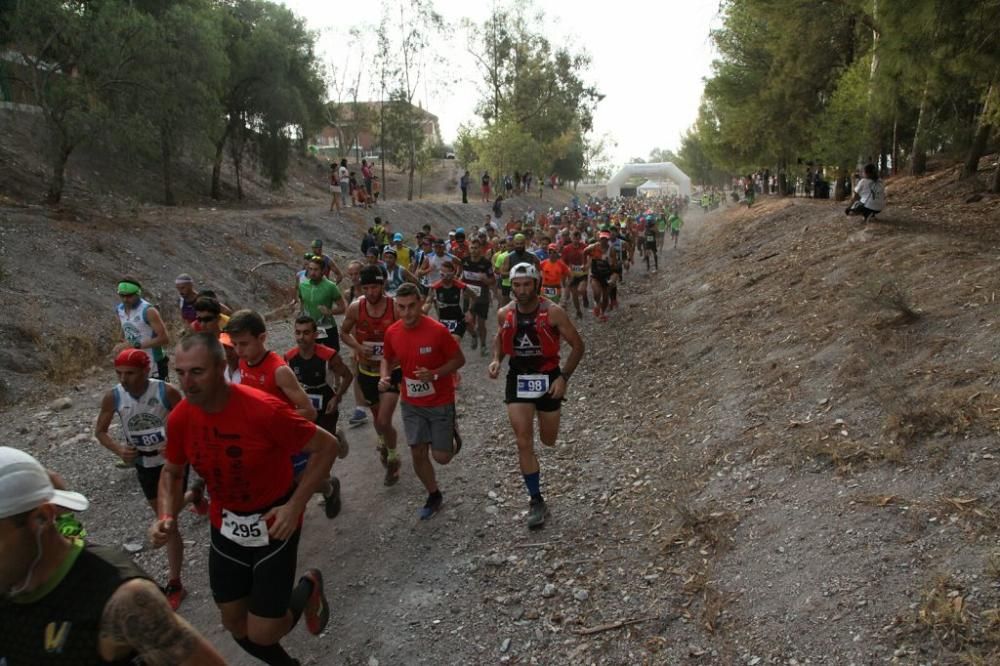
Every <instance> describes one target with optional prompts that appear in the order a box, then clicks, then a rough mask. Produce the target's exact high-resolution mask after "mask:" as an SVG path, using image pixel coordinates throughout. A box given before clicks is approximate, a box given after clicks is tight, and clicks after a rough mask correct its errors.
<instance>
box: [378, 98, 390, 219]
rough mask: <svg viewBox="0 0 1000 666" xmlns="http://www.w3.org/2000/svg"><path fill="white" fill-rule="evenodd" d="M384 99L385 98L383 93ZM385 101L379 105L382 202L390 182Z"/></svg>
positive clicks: (379, 156)
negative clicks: (387, 161) (387, 168)
mask: <svg viewBox="0 0 1000 666" xmlns="http://www.w3.org/2000/svg"><path fill="white" fill-rule="evenodd" d="M382 97H383V98H384V97H385V93H384V92H383V94H382ZM384 137H385V101H384V100H383V101H381V102H380V103H379V105H378V159H379V162H381V163H382V190H381V192H380V193H379V198H380V199H382V201H385V199H386V193H387V192H388V190H389V181H387V180H386V179H385V138H384Z"/></svg>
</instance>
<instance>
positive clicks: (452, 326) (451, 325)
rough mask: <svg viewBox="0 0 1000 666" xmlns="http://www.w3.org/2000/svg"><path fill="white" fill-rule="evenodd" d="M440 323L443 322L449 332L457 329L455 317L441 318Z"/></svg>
mask: <svg viewBox="0 0 1000 666" xmlns="http://www.w3.org/2000/svg"><path fill="white" fill-rule="evenodd" d="M441 323H442V324H444V327H445V328H447V329H448V332H449V333H454V332H455V331H456V330H457V329H458V320H456V319H442V320H441Z"/></svg>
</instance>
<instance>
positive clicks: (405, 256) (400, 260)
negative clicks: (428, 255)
mask: <svg viewBox="0 0 1000 666" xmlns="http://www.w3.org/2000/svg"><path fill="white" fill-rule="evenodd" d="M392 249H393V250H395V251H396V263H397V264H399V265H400V266H402V267H403V268H405V269H406V270H409V269H410V256H411V255H410V248H408V247H406V246H405V245H393V246H392Z"/></svg>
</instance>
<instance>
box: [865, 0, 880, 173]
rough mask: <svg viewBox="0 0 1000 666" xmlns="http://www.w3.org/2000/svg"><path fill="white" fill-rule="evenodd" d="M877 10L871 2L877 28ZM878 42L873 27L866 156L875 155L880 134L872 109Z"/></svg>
mask: <svg viewBox="0 0 1000 666" xmlns="http://www.w3.org/2000/svg"><path fill="white" fill-rule="evenodd" d="M878 10H879V7H878V0H873V2H872V25H873V26H878V24H879V23H878V21H879V11H878ZM880 42H881V40H880V35H879V32H878V30H877V29H876V28H875V27H873V28H872V65H871V69H870V70H869V72H868V104H867V105H866V107H865V108H866V109H867V111H868V141H869V143H868V146H867V148H868V154H869V155H875V154H877V153H876V152H875V148H876V147H877V146H878V142H879V135H880V133H881V130H880V128H879V124H878V117H877V115H876V114H875V111H874V109H875V101H874V98H875V86H876V79H877V78H878V72H879V66H880V65H881V57H880V51H881V49H880V46H881V44H880Z"/></svg>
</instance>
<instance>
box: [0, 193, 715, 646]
mask: <svg viewBox="0 0 1000 666" xmlns="http://www.w3.org/2000/svg"><path fill="white" fill-rule="evenodd" d="M275 214H281V215H285V214H289V215H291V214H294V212H292V211H285V212H282V213H275ZM699 226H700V220H699V218H698V217H697V216H691V217H690V218H689V221H688V226H687V227H685V230H684V245H683V247H682V249H681V250H679V251H678V252H677V253H676V254H671V253H670V252H667V251H665V253H664V257H663V261H662V263H663V265H662V266H661V271H660V273H659V274H658V276H659V277H657V276H655V275H654V276H642V277H639V275H641V273H642V271H638V272H637V271H633V273H632V274H631V275H630V287H629V288H627V289H626V290H625V291H623V307H624V308H627V307H628V303H629V302H630V301H632V300H633V299H632V297H630V296H629V292H630V291H631V288H632V287H634V286H638V284H639V283H640V281H641V283H642V284H643V285H645V286H644V291H645V290H647V289H649V288H659V287H657V286H656V285H658V284H663V283H665V282H666V281H667V280H668V276H669V274H670V271H669V266H670V263H671V261H672V257H674V256H677V255H678V254H679V253H681V252H688V251H693V250H691V249H690V247H689V245H688V244H689V243H693V242H694V241H693V239H694V237H695V236H696V234H697V230H698V228H699ZM633 280H634V282H632V281H633ZM269 326H270V331H271V333H270V339H271V345H272V347H273V348H275V349H281V350H283V349H285V348H287V347H289V346H291V344H292V341H291V338H290V336H289V333H288V329H290V324H289V323H288V322H287V321H282V322H272V323H270V324H269ZM601 329H603V330H602V331H601V332H602V333H606V332H607V331H608V330H609V329H608V328H607V327H606V326H601ZM494 330H495V324H494V323H493V322H491V323H490V333H491V334H492V333H493V331H494ZM581 330H582V331H583V332H584V335H585V336H586V337H587V338H588V340H593V336H594V334H595V333H597V332H598V328H597V325H596V324H595V323H594V322H593V321H592V320H591V318H589V316H588V319H587V321H585V322H584V323H583V325H582V329H581ZM464 351H465V353H466V358H467V360H468V363H467V365H466V367H465V369H463V371H462V374H463V377H464V382H463V386H462V388H461V390H460V396H459V418H460V424H461V428H462V432H463V434H464V439H465V442H466V444H465V447H464V448H463V450H462V453H461V454H460V455H459V456H458V457H457V458H456V460H455V461H454V463H453V464H452V465H449V466H447V467H444V468H442V467H439V468H438V476H439V482H440V484H441V487H442V489H443V490H444V493H445V508H444V510H443V511H442V512H441V513H440V514H439V515H438V516H437V517H435V518H434V519H433V520H431V521H428V522H420V521H418V520H417V519H416V511H417V508H418V507H419V506H420V505H422V503H423V500H424V492H423V489H422V487H421V486H420V484H419V482H418V481H417V480H416V478H415V477H414V475H413V473H412V466H411V464H410V462H409V459H408V457H406V455H405V446H403V445H402V444H401V445H400V446H401V452H403V453H404V458H403V460H404V467H403V478H402V481H401V482H400V483H399V484H398V485H397V486H395V487H393V488H385V487H384V486H383V485H382V474H383V470H382V467H381V465H380V463H379V462H378V458H377V455H376V453H375V449H374V446H375V435H374V431H373V429H372V428H371V426H370V425H365V426H362V427H360V428H355V429H349V430H347V433H348V437H349V441H350V442H351V445H352V451H351V455H350V456H349V457H348V458H347V459H346V460H344V461H339V462H338V463H337V465H336V468H335V469H336V472H337V474H338V476H339V477H340V478H341V480H342V483H343V497H344V509H343V512H342V513H341V515H340V516H338V517H337V518H336V519H335V520H333V521H328V520H327V519H326V518H325V517H324V516H323V514H322V507H320V506H318V505H311V506H310V508H309V510H308V512H307V516H306V528H305V530H304V535H303V541H302V546H301V548H300V556H299V562H300V566H301V567H307V566H319V567H321V568H322V569H323V571H324V573H325V575H326V579H327V586H328V594H329V597H330V599H331V602H332V606H333V613H332V617H331V622H330V629H329V630H328V631H327V633H326V634H325V635H324V636H323V637H321V638H320V639H318V640H317V639H313V638H312V637H309V636H308V635H306V634H305V633H304V632H303V631H302V630H301V629H299V630H296V633H295V634H294V635H293V639H291V640H289V641H287V643H288V645H289V646H290V647H291V648H292V649H293V651H294V653H295V654H296V656H298V657H300V658H302V659H303V663H316V664H326V663H344V664H369V663H375V662H374V661H373V660H377V661H378V663H381V664H443V663H495V662H496V661H498V660H504V661H506V660H508V659H512V660H514V661H520V660H525V659H528V658H529V656H532V655H533V657H534V659H535V660H537V661H536V663H570V662H571V661H572V660H568V661H564V656H565V652H566V651H565V649H564V648H563V647H562V645H561V643H562V641H561V640H555V639H554V638H551V637H550V635H549V634H550V632H549V631H548V630H545V631H544V635H543V636H542V638H540V639H539V638H535V639H530V638H529V639H527V640H524V641H519V640H514V642H513V643H512V644H508V645H507V647H506V649H504V646H505V641H509V640H510V639H512V638H516V637H517V635H518V634H519V633H521V634H523V633H524V631H525V628H526V625H529V624H533V623H532V622H530V621H529V620H526V619H524V617H523V616H516V615H517V613H523V612H524V611H523V608H528V609H530V608H531V606H532V605H533V604H532V599H531V597H532V596H537V598H538V601H539V602H543V601H544V600H543V599H542V597H541V596H539V595H540V594H541V588H539V589H537V590H533V589H531V588H533V587H534V586H535V585H536V582H537V581H536V580H535V579H536V577H539V576H542V575H543V572H544V569H545V568H546V566H547V564H546V562H545V560H544V558H540V557H539V556H540V555H542V554H543V553H544V549H542V548H539V547H538V546H537V545H534V544H537V543H538V542H542V543H545V542H554V543H559V542H565V543H567V544H568V543H572V542H575V541H578V540H579V539H580V538H581V537H582V536H583V534H586V533H587V532H589V530H588V529H587V527H586V525H584V524H581V522H580V520H579V507H578V506H575V505H576V504H577V499H576V498H575V497H574V495H573V491H572V490H571V489H572V488H573V487H574V486H576V485H577V484H579V483H582V482H585V479H583V478H577V474H578V472H579V470H578V469H577V468H576V465H575V464H574V463H573V461H574V459H576V458H577V456H578V448H577V447H578V446H580V445H582V442H579V443H578V439H577V437H570V438H569V439H567V438H563V440H562V441H561V442H560V444H559V445H558V446H557V447H556V448H555V449H553V450H545V451H542V452H541V453H542V469H543V485H544V486H545V487H546V490H547V494H548V495H549V498H550V503H551V504H552V507H553V518H552V521H551V524H550V525H549V526H548V527H547V528H546V529H545V530H544V531H541V532H538V533H529V531H528V530H527V529H525V527H524V525H523V522H524V516H525V510H526V497H525V493H524V490H523V484H522V481H521V479H520V476H519V474H518V473H517V468H516V455H515V452H514V448H513V443H512V435H511V433H510V430H509V426H508V425H507V421H506V412H505V410H504V407H503V404H502V384H501V382H499V381H491V380H489V379H488V377H487V376H486V365H487V363H488V358H486V359H484V358H481V357H480V355H479V353H478V352H474V351H472V350H471V349H469V348H468V342H466V344H465V345H464ZM592 354H596V356H592V357H591V359H588V362H586V363H584V367H583V368H581V371H580V374H579V375H578V377H579V379H578V380H574V383H576V382H577V381H579V382H580V388H579V389H576V388H575V387H574V390H573V391H572V395H571V396H570V400H571V401H570V402H569V403H567V407H566V409H565V410H564V413H565V417H564V425H565V430H566V432H567V433H581V432H586V429H587V427H588V422H589V421H590V420H591V415H589V414H588V413H587V411H586V409H587V407H588V405H589V403H588V402H587V397H588V395H590V396H592V395H593V393H592V392H591V391H590V390H589V388H585V387H587V386H588V385H592V384H593V381H594V380H593V379H592V378H590V372H591V371H590V370H589V369H588V366H591V364H592V363H593V362H594V361H596V360H597V359H599V355H600V347H599V346H598V347H597V349H595V350H594V351H593V352H592ZM108 374H109V373H106V372H94V373H93V374H91V375H90V376H88V377H87V378H85V379H84V380H82V381H81V382H80V383H79V384H78V385H77V386H76V387H75V389H74V390H73V391H72V392H70V394H69V397H70V398H71V399H72V400H73V403H74V404H73V406H72V407H69V408H68V409H66V410H64V411H63V410H56V411H50V410H40V411H34V412H33V413H31V412H32V411H33V410H31V409H28V410H25V411H23V412H20V413H18V414H16V415H14V414H12V415H11V416H12V417H13V418H12V419H11V420H10V422H9V424H8V425H7V426H5V428H4V430H8V431H12V432H18V433H22V437H23V436H24V435H28V436H29V437H33V438H34V446H32V447H31V448H32V449H33V450H35V452H36V453H37V454H38V455H39V456H40V458H41V459H42V460H43V461H45V463H46V464H48V465H50V466H52V467H53V468H54V469H59V470H60V471H62V472H63V473H64V474H65V475H66V476H67V478H68V479H69V481H70V483H71V484H72V485H73V486H74V487H76V488H79V489H80V490H81V491H83V492H85V493H87V494H88V496H90V497H91V500H92V502H93V509H92V510H91V511H89V512H88V513H87V514H86V516H85V520H86V523H87V526H88V529H89V530H90V532H91V534H92V535H93V538H94V539H95V540H98V541H102V542H106V543H111V544H135V545H140V544H143V543H144V541H145V540H144V528H145V525H146V524H147V523H148V518H149V516H147V515H146V511H144V509H145V507H144V506H143V504H142V502H141V498H140V496H139V494H138V491H137V489H136V487H135V484H134V479H133V478H132V472H131V471H130V470H119V469H116V468H114V467H113V465H112V462H113V461H112V459H111V458H110V456H108V455H107V454H106V453H105V452H104V451H103V449H101V448H100V447H99V446H98V445H97V444H95V443H93V441H92V439H91V438H90V436H89V428H90V425H91V420H92V418H93V415H94V413H95V409H96V404H97V400H98V397H99V394H100V392H101V391H102V390H105V389H106V388H107V386H110V383H109V382H110V381H111V380H110V378H109V377H108V376H107V375H108ZM348 413H349V412H348V408H347V407H345V408H344V410H343V414H342V416H343V417H344V418H346V416H347V414H348ZM397 427H398V428H400V432H401V427H400V424H399V423H398V415H397ZM49 432H55V433H56V435H55V436H54V437H51V436H46V434H45V433H49ZM611 436H613V435H611ZM587 439H589V438H587ZM570 442H572V443H570ZM46 445H48V446H46ZM81 456H85V457H86V458H88V460H87V462H86V463H81V462H80V460H81V458H80V457H81ZM594 462H597V461H596V460H595V461H594ZM590 474H596V475H597V477H598V478H600V476H601V472H600V466H596V467H594V468H592V471H591V472H589V473H588V475H587V476H590ZM586 482H587V483H593V481H586ZM580 530H583V532H581V531H580ZM183 531H184V535H185V540H186V544H187V548H186V556H187V558H188V560H187V562H186V565H185V583H186V585H187V586H188V588H189V590H190V596H189V597H188V599H187V600H186V601H185V602H184V606H183V614H184V615H185V617H187V618H188V619H189V620H190V621H192V622H193V623H194V624H195V625H196V626H198V627H199V628H200V629H201V630H202V631H203V632H205V633H206V634H207V635H208V636H209V637H210V638H211V640H212V641H213V643H215V644H216V645H218V646H219V647H220V649H222V651H223V652H224V654H225V655H226V657H227V659H230V660H231V663H234V664H251V663H254V662H253V660H252V659H249V658H248V657H247V656H246V655H244V654H243V653H242V652H241V651H240V650H239V649H238V648H237V647H236V646H235V645H234V644H233V643H232V641H231V640H230V639H229V637H228V635H227V634H226V633H225V632H224V631H223V630H222V628H221V626H220V625H219V622H218V617H217V611H216V610H215V607H214V605H213V604H212V603H211V598H210V594H209V593H208V583H207V570H206V564H207V553H206V536H207V535H206V523H205V521H204V519H198V518H195V517H194V516H193V514H185V516H184V518H183ZM498 552H504V553H505V555H504V559H503V561H502V563H501V564H497V563H496V559H497V557H498V555H497V553H498ZM508 552H509V553H510V554H509V555H508V554H506V553H508ZM136 558H137V560H138V561H139V562H140V563H141V564H142V565H144V566H145V567H146V568H147V569H148V570H149V571H150V572H153V573H158V572H161V571H162V570H163V566H164V560H163V555H162V553H161V552H152V551H149V550H143V551H142V552H140V553H138V554H137V555H136ZM506 566H512V567H514V566H529V567H531V569H532V570H531V572H530V575H528V576H526V577H525V580H524V584H525V586H526V589H511V588H507V587H505V586H502V585H501V586H497V585H495V584H493V583H492V582H491V581H490V580H489V579H488V577H487V578H484V574H486V573H488V572H489V570H491V569H494V568H497V567H506ZM497 604H502V605H503V606H504V609H503V610H502V611H501V610H498V609H497V608H495V607H494V606H495V605H497ZM511 604H513V605H511ZM508 607H509V608H508ZM518 609H521V610H518ZM532 631H534V632H537V633H542V632H541V630H537V629H533V630H532ZM530 635H534V634H530Z"/></svg>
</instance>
